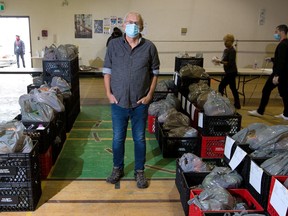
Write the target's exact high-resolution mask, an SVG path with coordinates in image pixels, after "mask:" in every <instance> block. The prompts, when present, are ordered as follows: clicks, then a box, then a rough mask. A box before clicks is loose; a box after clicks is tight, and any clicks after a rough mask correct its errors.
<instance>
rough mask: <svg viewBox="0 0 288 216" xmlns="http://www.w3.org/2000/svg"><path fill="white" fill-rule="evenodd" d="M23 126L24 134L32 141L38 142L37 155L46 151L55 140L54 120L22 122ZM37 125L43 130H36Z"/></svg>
mask: <svg viewBox="0 0 288 216" xmlns="http://www.w3.org/2000/svg"><path fill="white" fill-rule="evenodd" d="M22 123H23V125H24V126H25V128H26V129H25V130H24V134H25V135H28V136H30V137H31V139H32V140H38V142H39V153H44V152H46V151H47V149H48V148H49V146H50V145H51V144H52V143H53V142H54V139H55V118H54V119H53V121H51V122H22ZM39 125H42V126H43V129H38V127H39Z"/></svg>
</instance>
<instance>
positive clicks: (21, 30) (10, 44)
mask: <svg viewBox="0 0 288 216" xmlns="http://www.w3.org/2000/svg"><path fill="white" fill-rule="evenodd" d="M0 29H5V34H0V57H3V56H4V57H9V58H11V59H15V61H16V56H15V55H14V42H15V36H16V35H20V38H21V40H22V41H23V42H24V43H25V55H24V58H25V64H26V67H27V68H31V64H32V62H31V35H30V18H29V17H28V16H17V17H11V16H0ZM15 61H14V64H11V65H10V67H17V64H15ZM20 67H22V64H21V59H20Z"/></svg>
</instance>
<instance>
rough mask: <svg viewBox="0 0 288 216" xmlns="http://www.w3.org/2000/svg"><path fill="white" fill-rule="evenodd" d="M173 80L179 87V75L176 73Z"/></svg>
mask: <svg viewBox="0 0 288 216" xmlns="http://www.w3.org/2000/svg"><path fill="white" fill-rule="evenodd" d="M173 79H174V84H175V85H176V86H177V83H178V75H177V73H176V72H174V74H173Z"/></svg>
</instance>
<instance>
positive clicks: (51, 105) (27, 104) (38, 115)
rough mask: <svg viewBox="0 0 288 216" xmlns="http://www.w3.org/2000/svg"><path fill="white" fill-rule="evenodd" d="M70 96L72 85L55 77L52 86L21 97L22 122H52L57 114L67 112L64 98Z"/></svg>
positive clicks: (32, 91) (44, 86) (46, 86)
mask: <svg viewBox="0 0 288 216" xmlns="http://www.w3.org/2000/svg"><path fill="white" fill-rule="evenodd" d="M70 95H71V91H70V85H69V84H68V83H67V82H66V81H65V80H64V79H62V78H60V77H53V79H52V82H51V86H48V85H47V84H44V85H42V86H40V88H38V89H36V88H35V89H33V90H31V91H30V92H29V94H24V95H21V96H20V97H19V105H20V108H21V116H22V121H23V122H50V121H51V120H52V119H53V118H54V114H55V112H62V111H64V110H65V107H64V105H63V98H64V97H67V96H70Z"/></svg>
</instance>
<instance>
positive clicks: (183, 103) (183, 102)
mask: <svg viewBox="0 0 288 216" xmlns="http://www.w3.org/2000/svg"><path fill="white" fill-rule="evenodd" d="M185 102H186V98H185V97H184V96H183V95H182V109H183V110H185Z"/></svg>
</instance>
